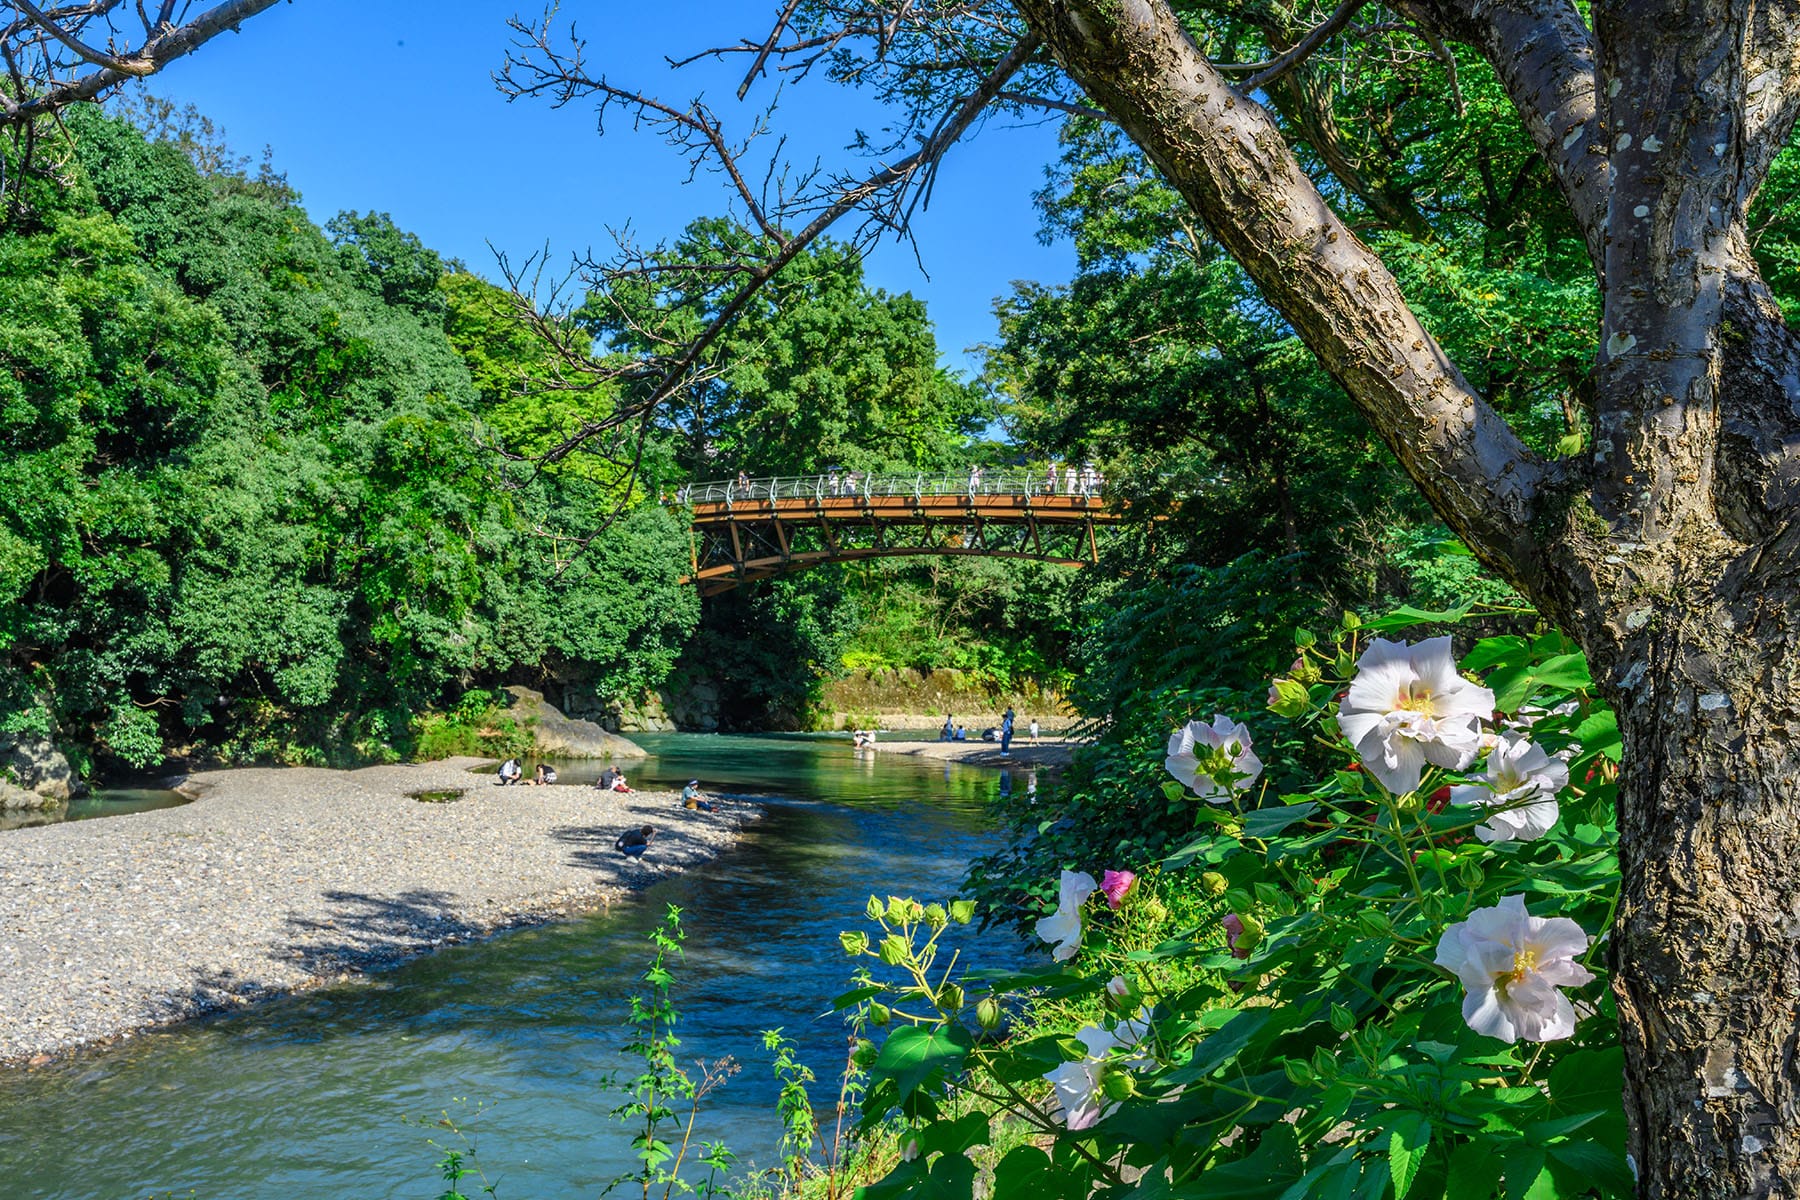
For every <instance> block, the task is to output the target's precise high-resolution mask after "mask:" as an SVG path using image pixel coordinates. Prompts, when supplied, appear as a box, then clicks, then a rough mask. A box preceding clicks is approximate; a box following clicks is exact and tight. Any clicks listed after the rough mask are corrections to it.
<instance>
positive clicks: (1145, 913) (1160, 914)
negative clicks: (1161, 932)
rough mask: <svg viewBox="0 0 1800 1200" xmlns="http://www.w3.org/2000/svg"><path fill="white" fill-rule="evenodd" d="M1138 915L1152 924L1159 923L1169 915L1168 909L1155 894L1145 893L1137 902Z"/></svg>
mask: <svg viewBox="0 0 1800 1200" xmlns="http://www.w3.org/2000/svg"><path fill="white" fill-rule="evenodd" d="M1137 910H1138V915H1139V916H1140V917H1142V918H1144V920H1145V921H1146V922H1148V923H1149V924H1150V925H1152V926H1156V925H1160V924H1162V923H1163V921H1164V920H1165V919H1167V917H1168V915H1169V910H1168V909H1167V908H1166V907H1164V905H1163V902H1162V901H1161V900H1158V899H1157V898H1156V897H1155V896H1151V895H1146V896H1145V897H1144V898H1143V899H1142V900H1139V901H1138V902H1137Z"/></svg>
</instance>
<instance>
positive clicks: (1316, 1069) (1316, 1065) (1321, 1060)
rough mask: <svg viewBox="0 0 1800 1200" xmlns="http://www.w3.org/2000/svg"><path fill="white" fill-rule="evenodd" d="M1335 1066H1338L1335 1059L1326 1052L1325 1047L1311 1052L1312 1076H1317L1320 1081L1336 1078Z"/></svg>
mask: <svg viewBox="0 0 1800 1200" xmlns="http://www.w3.org/2000/svg"><path fill="white" fill-rule="evenodd" d="M1337 1065H1338V1064H1337V1059H1336V1057H1334V1056H1333V1055H1332V1053H1331V1051H1329V1050H1327V1049H1326V1048H1325V1047H1323V1046H1320V1047H1319V1048H1318V1049H1316V1050H1314V1051H1313V1055H1312V1069H1313V1074H1314V1075H1316V1076H1318V1077H1319V1078H1320V1079H1333V1078H1336V1076H1337V1073H1338V1070H1337Z"/></svg>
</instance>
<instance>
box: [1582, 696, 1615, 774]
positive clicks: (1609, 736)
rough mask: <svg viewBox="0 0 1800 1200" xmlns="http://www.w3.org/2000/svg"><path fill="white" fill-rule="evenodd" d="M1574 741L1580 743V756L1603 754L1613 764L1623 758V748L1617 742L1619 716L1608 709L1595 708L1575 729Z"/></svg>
mask: <svg viewBox="0 0 1800 1200" xmlns="http://www.w3.org/2000/svg"><path fill="white" fill-rule="evenodd" d="M1575 740H1576V741H1578V742H1580V743H1581V750H1582V756H1583V757H1586V756H1587V755H1589V754H1604V755H1606V757H1608V758H1610V759H1612V760H1613V761H1614V762H1619V761H1620V760H1622V759H1623V758H1624V757H1625V746H1624V744H1623V743H1622V742H1620V740H1619V716H1618V714H1617V713H1615V712H1613V710H1612V709H1610V708H1597V709H1595V710H1594V711H1593V712H1592V713H1590V714H1588V718H1587V720H1585V721H1583V722H1582V723H1581V724H1579V725H1577V726H1576V727H1575Z"/></svg>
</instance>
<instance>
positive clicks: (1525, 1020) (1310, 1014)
mask: <svg viewBox="0 0 1800 1200" xmlns="http://www.w3.org/2000/svg"><path fill="white" fill-rule="evenodd" d="M1457 615H1458V614H1448V616H1450V617H1455V616H1457ZM1446 616H1447V614H1421V613H1416V612H1411V611H1406V612H1402V613H1400V614H1397V615H1395V616H1393V617H1389V618H1384V619H1382V620H1379V621H1372V622H1368V623H1366V624H1365V623H1361V622H1358V621H1357V620H1356V618H1355V617H1354V616H1353V615H1352V616H1347V617H1346V618H1345V620H1344V623H1343V625H1342V627H1341V628H1340V629H1339V630H1337V631H1336V633H1335V635H1334V636H1332V637H1331V638H1329V639H1327V640H1325V641H1320V640H1319V639H1316V638H1314V637H1313V636H1312V635H1310V634H1307V633H1304V632H1302V633H1301V634H1299V635H1298V637H1297V642H1298V648H1299V658H1298V659H1297V660H1296V662H1295V665H1294V667H1293V669H1292V670H1291V671H1290V673H1289V675H1288V676H1286V677H1284V678H1282V679H1280V680H1277V681H1276V682H1275V686H1274V687H1273V688H1272V689H1271V690H1270V697H1269V699H1270V714H1265V715H1264V716H1261V717H1258V716H1254V715H1251V714H1238V715H1237V716H1236V717H1233V716H1230V715H1220V716H1218V717H1216V718H1215V719H1214V720H1213V721H1212V722H1210V723H1204V722H1198V721H1196V722H1194V723H1192V724H1191V725H1190V726H1188V727H1187V728H1185V729H1182V730H1178V731H1177V732H1176V733H1175V735H1174V736H1173V737H1172V738H1171V739H1170V743H1169V747H1168V761H1167V764H1166V765H1167V769H1168V772H1169V774H1170V775H1171V776H1173V778H1172V779H1170V780H1169V781H1168V782H1167V783H1166V784H1165V785H1164V786H1165V790H1166V792H1167V794H1168V797H1169V798H1170V799H1171V800H1175V801H1179V802H1182V803H1185V804H1189V805H1191V807H1192V815H1193V824H1194V828H1195V835H1194V836H1193V838H1192V839H1191V841H1190V842H1189V844H1188V845H1186V846H1185V847H1184V848H1182V849H1181V850H1180V851H1179V852H1177V853H1175V854H1174V855H1172V856H1171V857H1169V858H1168V859H1166V860H1165V861H1163V862H1162V863H1160V864H1145V863H1122V862H1115V863H1067V864H1064V868H1065V869H1064V870H1063V872H1062V876H1061V879H1060V881H1059V887H1058V893H1059V894H1058V905H1057V909H1056V911H1055V912H1053V913H1050V914H1049V915H1047V916H1046V917H1045V918H1044V919H1043V920H1042V921H1041V922H1039V927H1038V933H1039V935H1040V937H1042V938H1043V940H1044V941H1045V942H1046V943H1049V945H1048V947H1047V950H1048V952H1047V953H1046V955H1045V958H1044V961H1043V966H1042V968H1041V969H1039V970H1033V971H1027V972H1023V973H1020V972H1012V973H999V972H977V971H969V970H966V969H960V970H959V965H960V964H958V963H956V962H950V963H941V962H939V961H938V959H937V952H936V944H937V940H938V934H939V933H940V932H941V930H942V929H943V928H944V927H945V926H946V925H947V924H949V923H952V922H959V921H967V920H968V919H969V917H970V916H971V911H970V906H969V905H968V904H967V903H966V902H958V903H957V904H955V905H952V906H950V907H948V908H945V907H940V906H937V905H928V906H925V905H920V904H918V903H917V902H915V901H911V900H905V899H900V898H893V899H889V900H886V901H882V900H879V899H872V900H871V901H870V907H869V915H870V918H871V919H872V920H873V921H875V922H877V923H878V924H879V925H880V926H881V929H880V932H879V933H878V934H876V935H875V936H874V937H871V936H869V935H868V934H865V933H861V932H858V933H851V934H846V935H844V945H845V948H846V950H847V951H848V952H849V953H850V954H851V955H852V956H853V957H857V958H859V959H861V960H862V961H863V963H864V966H863V968H862V969H861V970H860V971H859V974H858V987H857V988H856V989H855V990H853V991H851V992H849V993H847V994H846V995H845V996H844V997H843V998H842V999H841V1004H842V1005H843V1006H845V1007H857V1008H859V1009H861V1010H862V1012H863V1015H865V1016H866V1017H867V1018H868V1020H869V1022H870V1023H871V1024H872V1025H874V1026H876V1027H877V1028H880V1027H884V1026H885V1027H886V1029H887V1032H886V1035H885V1038H884V1040H883V1041H882V1043H881V1044H880V1045H879V1046H878V1047H877V1046H876V1045H874V1044H867V1045H865V1046H864V1047H863V1049H862V1054H861V1057H862V1059H863V1061H864V1062H866V1063H867V1064H868V1066H869V1067H870V1084H869V1089H868V1092H867V1095H866V1097H865V1101H864V1105H863V1120H864V1122H865V1123H867V1124H869V1125H874V1124H877V1123H881V1122H885V1121H893V1120H898V1121H900V1122H903V1123H904V1124H905V1126H906V1127H907V1132H906V1134H905V1135H904V1138H903V1141H902V1146H903V1150H904V1154H903V1156H902V1161H901V1162H900V1163H899V1164H898V1165H897V1166H896V1168H895V1169H894V1170H893V1172H892V1173H891V1174H890V1175H889V1176H888V1177H887V1178H886V1179H885V1180H884V1181H882V1182H881V1183H880V1184H877V1185H874V1186H872V1187H870V1188H869V1189H867V1190H866V1192H865V1193H864V1194H865V1195H866V1196H867V1197H868V1198H869V1200H880V1198H881V1197H885V1196H901V1195H961V1196H966V1195H970V1194H972V1191H973V1190H974V1179H975V1172H976V1170H977V1162H978V1161H979V1160H983V1158H984V1156H985V1162H986V1166H987V1167H988V1168H989V1169H990V1170H991V1180H992V1182H991V1193H992V1195H993V1196H994V1197H996V1200H1014V1198H1018V1200H1026V1198H1030V1200H1044V1198H1055V1197H1067V1198H1068V1200H1085V1198H1087V1197H1089V1196H1094V1195H1099V1196H1122V1195H1127V1194H1129V1195H1142V1196H1168V1197H1215V1196H1230V1197H1236V1198H1240V1200H1258V1198H1262V1200H1301V1198H1303V1197H1315V1196H1318V1197H1346V1198H1350V1197H1354V1198H1362V1200H1382V1198H1384V1197H1392V1198H1393V1200H1408V1198H1411V1200H1439V1198H1443V1197H1448V1198H1450V1200H1484V1198H1488V1197H1502V1196H1503V1197H1507V1198H1509V1200H1510V1198H1513V1197H1526V1196H1529V1197H1532V1198H1533V1200H1550V1198H1554V1197H1576V1196H1601V1197H1611V1196H1626V1195H1629V1194H1630V1191H1631V1186H1632V1178H1631V1172H1630V1168H1629V1166H1628V1163H1627V1160H1626V1157H1625V1146H1624V1136H1625V1119H1624V1114H1623V1111H1622V1109H1621V1101H1620V1090H1621V1084H1622V1064H1621V1058H1620V1052H1619V1049H1618V1044H1617V1029H1616V1014H1615V1010H1614V1007H1613V1001H1612V998H1611V996H1610V993H1609V991H1608V989H1607V986H1606V974H1607V972H1606V966H1605V963H1604V959H1603V956H1602V954H1601V953H1600V946H1599V944H1598V942H1597V941H1596V940H1595V938H1594V937H1593V935H1595V934H1598V933H1600V932H1601V931H1603V930H1604V929H1605V928H1606V927H1607V926H1608V924H1609V923H1610V920H1611V916H1612V909H1613V906H1614V904H1615V903H1616V899H1617V895H1618V882H1619V881H1618V864H1617V858H1616V855H1615V833H1614V825H1613V816H1612V812H1613V801H1614V794H1615V791H1616V784H1615V781H1616V779H1617V768H1616V763H1617V761H1618V756H1619V739H1618V733H1617V724H1616V722H1615V720H1614V718H1613V714H1612V713H1611V712H1610V711H1609V710H1607V709H1606V708H1605V706H1604V705H1603V704H1601V703H1600V701H1599V700H1598V699H1597V698H1596V697H1595V696H1594V695H1593V692H1592V681H1591V679H1590V678H1589V676H1588V672H1587V667H1586V664H1585V662H1584V661H1583V659H1582V658H1581V656H1580V655H1579V653H1577V652H1576V651H1575V650H1574V648H1573V646H1572V645H1571V644H1570V643H1569V642H1568V641H1567V640H1566V639H1564V638H1563V637H1562V636H1561V635H1559V634H1557V633H1555V632H1545V633H1542V634H1541V635H1539V636H1536V637H1525V636H1515V637H1495V638H1487V639H1483V640H1481V641H1478V642H1476V643H1475V644H1474V646H1473V647H1472V648H1471V649H1470V651H1469V652H1468V654H1466V655H1465V656H1464V657H1463V659H1462V660H1461V663H1460V665H1459V664H1458V663H1457V662H1455V661H1454V660H1453V658H1452V654H1451V645H1452V641H1451V639H1450V638H1448V637H1437V638H1431V639H1427V640H1425V641H1421V642H1419V643H1416V644H1407V643H1405V642H1400V641H1390V640H1387V636H1388V635H1391V634H1394V633H1395V632H1397V631H1399V630H1401V629H1404V628H1405V627H1407V626H1408V625H1411V624H1415V623H1417V622H1418V621H1419V620H1420V619H1421V618H1425V617H1431V618H1432V619H1434V620H1437V621H1439V622H1442V621H1443V620H1445V619H1446ZM1278 721H1288V722H1293V723H1295V724H1296V726H1297V727H1298V730H1299V731H1300V732H1302V733H1303V734H1304V735H1306V736H1307V737H1309V738H1312V739H1316V740H1317V742H1318V743H1319V744H1321V745H1324V746H1326V747H1329V748H1330V749H1331V751H1332V752H1333V753H1334V754H1337V755H1339V756H1340V761H1341V763H1342V766H1341V769H1337V770H1334V771H1332V772H1331V773H1330V774H1329V775H1328V777H1326V778H1323V779H1319V780H1317V781H1316V782H1315V783H1314V785H1313V786H1311V787H1307V788H1304V789H1300V790H1294V791H1288V792H1285V793H1281V792H1278V791H1277V790H1276V789H1274V788H1272V787H1270V786H1268V784H1267V782H1266V779H1267V776H1266V775H1265V774H1264V771H1263V764H1262V762H1261V761H1260V759H1259V757H1258V756H1257V754H1256V753H1255V752H1254V750H1253V749H1252V742H1253V741H1255V740H1256V739H1257V738H1258V737H1263V740H1264V741H1265V744H1266V745H1281V744H1283V743H1284V742H1290V741H1291V737H1290V736H1289V735H1291V734H1292V733H1293V732H1294V730H1292V729H1289V730H1284V731H1281V732H1280V734H1279V736H1266V735H1269V734H1274V733H1275V732H1276V731H1275V730H1274V729H1273V728H1271V726H1270V723H1271V722H1278ZM1259 725H1260V726H1262V728H1261V729H1259V728H1258V726H1259ZM1134 870H1135V871H1137V872H1144V873H1146V875H1147V876H1148V874H1149V873H1150V872H1152V871H1154V872H1156V873H1157V874H1156V876H1155V879H1156V884H1157V886H1156V887H1151V886H1147V881H1146V880H1140V879H1138V878H1137V877H1136V876H1135V875H1134V874H1133V871H1134ZM1096 873H1099V874H1101V875H1102V878H1101V879H1098V880H1097V879H1096V878H1095V875H1096ZM1171 881H1181V882H1183V883H1185V884H1186V888H1185V889H1184V890H1185V892H1186V894H1187V895H1188V896H1190V897H1198V898H1199V899H1198V902H1197V903H1193V904H1184V905H1182V906H1180V907H1179V909H1178V910H1165V909H1164V908H1163V906H1162V902H1161V901H1159V900H1158V899H1157V898H1156V895H1155V893H1156V891H1157V890H1159V889H1166V888H1167V887H1168V885H1169V884H1170V883H1171ZM1146 905H1156V906H1157V907H1158V912H1157V914H1156V915H1157V916H1159V917H1160V916H1161V915H1162V913H1163V912H1164V911H1179V912H1182V913H1186V914H1190V915H1191V914H1195V913H1198V914H1199V915H1198V916H1197V917H1195V918H1194V919H1191V920H1188V921H1186V922H1185V923H1184V924H1183V925H1182V926H1181V927H1175V928H1170V929H1169V931H1168V933H1169V935H1168V936H1167V937H1165V938H1164V939H1163V940H1162V941H1161V942H1160V944H1156V945H1153V946H1149V947H1148V948H1146V947H1145V946H1144V945H1143V941H1142V939H1141V938H1133V937H1128V936H1127V935H1128V934H1129V933H1130V932H1131V931H1133V930H1140V931H1141V929H1142V927H1143V921H1142V920H1139V919H1137V918H1138V917H1140V916H1141V912H1142V910H1141V906H1146ZM1115 941H1117V942H1118V943H1122V944H1115ZM871 959H873V960H877V961H869V960H871ZM1172 967H1179V968H1180V969H1171V968H1172ZM1046 1012H1053V1013H1058V1014H1069V1013H1085V1014H1087V1016H1086V1017H1084V1018H1081V1019H1082V1020H1083V1022H1084V1023H1083V1024H1082V1026H1081V1027H1080V1028H1079V1029H1074V1030H1071V1029H1070V1028H1069V1025H1068V1023H1067V1022H1066V1021H1065V1023H1064V1026H1063V1028H1061V1029H1058V1028H1056V1027H1055V1026H1054V1024H1053V1023H1047V1022H1046V1021H1045V1020H1044V1019H1043V1016H1044V1014H1045V1013H1046ZM1016 1122H1022V1123H1023V1125H1024V1127H1025V1128H1026V1129H1027V1130H1029V1132H1030V1136H1029V1137H1027V1138H1026V1139H1024V1140H1023V1141H1021V1140H1020V1138H1019V1136H1018V1129H1017V1128H1011V1127H1010V1126H1012V1124H1013V1123H1016ZM1002 1146H1010V1147H1011V1148H1010V1149H1006V1150H1004V1152H1002V1150H1001V1147H1002Z"/></svg>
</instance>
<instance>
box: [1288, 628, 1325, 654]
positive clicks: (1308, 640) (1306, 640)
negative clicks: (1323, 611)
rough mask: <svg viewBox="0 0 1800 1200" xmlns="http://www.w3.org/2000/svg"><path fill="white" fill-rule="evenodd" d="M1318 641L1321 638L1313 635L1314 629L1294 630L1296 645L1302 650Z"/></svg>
mask: <svg viewBox="0 0 1800 1200" xmlns="http://www.w3.org/2000/svg"><path fill="white" fill-rule="evenodd" d="M1318 641H1319V639H1318V638H1316V637H1314V636H1313V631H1312V630H1310V629H1296V630H1294V645H1295V646H1297V647H1299V648H1300V649H1302V650H1305V649H1306V648H1307V647H1309V646H1313V645H1316V644H1317V643H1318Z"/></svg>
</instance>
